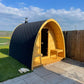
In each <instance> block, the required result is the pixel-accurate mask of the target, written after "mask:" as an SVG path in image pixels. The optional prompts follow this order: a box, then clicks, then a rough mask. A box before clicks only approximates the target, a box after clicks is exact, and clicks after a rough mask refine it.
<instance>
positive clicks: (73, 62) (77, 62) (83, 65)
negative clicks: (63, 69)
mask: <svg viewBox="0 0 84 84" xmlns="http://www.w3.org/2000/svg"><path fill="white" fill-rule="evenodd" d="M62 61H63V62H65V63H68V64H72V65H76V66H80V67H84V62H80V61H76V60H73V59H70V58H66V59H64V60H62Z"/></svg>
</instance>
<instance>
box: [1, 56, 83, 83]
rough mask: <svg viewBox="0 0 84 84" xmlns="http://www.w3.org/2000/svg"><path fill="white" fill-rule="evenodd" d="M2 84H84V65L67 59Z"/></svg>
mask: <svg viewBox="0 0 84 84" xmlns="http://www.w3.org/2000/svg"><path fill="white" fill-rule="evenodd" d="M0 84H84V63H80V62H77V61H74V60H71V59H68V58H67V59H66V60H63V61H60V62H57V63H53V64H49V65H46V66H44V67H39V68H36V69H34V71H33V72H32V73H28V74H25V75H23V76H20V77H16V78H14V79H11V80H7V81H4V82H2V83H0Z"/></svg>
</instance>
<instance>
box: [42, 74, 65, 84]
mask: <svg viewBox="0 0 84 84" xmlns="http://www.w3.org/2000/svg"><path fill="white" fill-rule="evenodd" d="M42 78H43V79H45V80H46V81H48V82H49V83H50V84H58V83H59V82H61V81H63V80H65V79H66V78H65V77H63V76H58V75H57V74H55V73H51V74H49V75H46V76H44V77H42Z"/></svg>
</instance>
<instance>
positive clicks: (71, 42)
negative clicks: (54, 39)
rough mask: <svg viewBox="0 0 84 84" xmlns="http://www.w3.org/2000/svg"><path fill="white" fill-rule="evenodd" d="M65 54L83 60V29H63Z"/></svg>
mask: <svg viewBox="0 0 84 84" xmlns="http://www.w3.org/2000/svg"><path fill="white" fill-rule="evenodd" d="M63 34H64V38H65V47H66V56H67V57H70V58H72V59H75V60H79V61H84V31H81V30H80V31H64V32H63Z"/></svg>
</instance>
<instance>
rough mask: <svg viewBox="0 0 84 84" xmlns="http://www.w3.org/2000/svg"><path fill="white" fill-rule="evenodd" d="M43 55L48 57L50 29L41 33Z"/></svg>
mask: <svg viewBox="0 0 84 84" xmlns="http://www.w3.org/2000/svg"><path fill="white" fill-rule="evenodd" d="M41 53H42V54H43V56H47V55H48V29H42V31H41Z"/></svg>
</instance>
